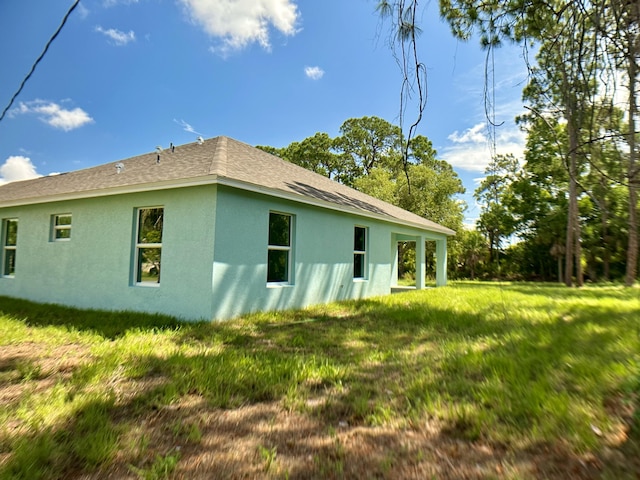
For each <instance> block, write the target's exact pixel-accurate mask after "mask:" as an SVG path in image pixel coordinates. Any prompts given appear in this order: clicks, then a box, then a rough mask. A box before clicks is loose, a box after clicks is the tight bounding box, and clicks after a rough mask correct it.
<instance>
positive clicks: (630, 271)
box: [624, 38, 638, 287]
mask: <svg viewBox="0 0 640 480" xmlns="http://www.w3.org/2000/svg"><path fill="white" fill-rule="evenodd" d="M637 41H638V39H637V38H632V40H631V41H630V44H629V49H630V55H629V59H628V62H629V67H628V69H627V72H628V74H629V140H628V142H629V164H628V168H627V178H628V180H629V244H628V246H627V271H626V274H625V277H624V283H625V285H626V286H628V287H630V286H632V285H633V284H634V282H635V280H636V275H637V272H638V172H637V171H636V169H637V167H636V164H637V151H636V133H635V132H636V115H637V113H638V106H637V104H636V84H637V79H636V75H637V73H638V72H637V66H636V55H635V54H636V51H637V43H636V42H637Z"/></svg>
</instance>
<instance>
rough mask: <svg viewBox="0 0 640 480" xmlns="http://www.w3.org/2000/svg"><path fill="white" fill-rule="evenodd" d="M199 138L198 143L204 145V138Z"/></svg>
mask: <svg viewBox="0 0 640 480" xmlns="http://www.w3.org/2000/svg"><path fill="white" fill-rule="evenodd" d="M197 140H198V145H202V144H203V143H204V138H202V137H198V138H197Z"/></svg>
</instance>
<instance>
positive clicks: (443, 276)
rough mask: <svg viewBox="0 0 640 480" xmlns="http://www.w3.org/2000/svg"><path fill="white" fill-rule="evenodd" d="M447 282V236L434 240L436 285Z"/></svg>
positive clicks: (440, 285) (441, 285)
mask: <svg viewBox="0 0 640 480" xmlns="http://www.w3.org/2000/svg"><path fill="white" fill-rule="evenodd" d="M446 284H447V237H445V238H443V239H442V240H436V286H437V287H443V286H445V285H446Z"/></svg>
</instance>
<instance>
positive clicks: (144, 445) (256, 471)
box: [82, 396, 601, 480]
mask: <svg viewBox="0 0 640 480" xmlns="http://www.w3.org/2000/svg"><path fill="white" fill-rule="evenodd" d="M194 432H195V434H194ZM122 441H123V443H124V444H127V445H129V446H130V448H123V449H121V451H120V453H119V455H118V458H117V459H116V461H115V462H114V463H113V464H111V465H110V466H109V468H108V469H106V470H102V471H100V472H98V473H96V474H95V475H91V476H82V478H90V479H96V480H97V479H99V478H139V477H138V475H137V474H136V473H135V471H136V469H138V472H140V471H149V470H151V469H152V468H153V465H154V462H158V461H159V460H158V459H166V458H169V457H175V458H177V459H179V460H178V464H177V467H176V468H175V471H174V472H173V475H172V477H171V478H176V479H210V478H216V479H254V478H290V479H327V478H329V479H330V478H350V479H370V478H385V479H424V478H438V479H486V478H523V479H526V478H531V479H535V478H558V479H561V478H562V479H563V478H574V479H595V478H599V473H600V467H601V465H600V463H599V461H598V460H597V459H596V458H595V457H593V456H591V455H585V456H577V455H575V454H573V453H571V452H569V451H567V450H565V449H563V448H561V446H556V447H551V446H537V447H534V448H529V449H526V450H520V451H518V450H514V449H510V448H508V447H506V446H501V445H491V444H488V443H482V442H467V441H464V440H460V439H456V438H454V437H451V436H448V435H446V434H443V433H442V430H440V429H439V428H436V427H434V426H433V425H431V426H429V428H425V429H424V430H423V431H417V430H399V429H394V428H369V427H363V426H350V425H347V424H346V423H344V422H338V423H337V424H335V425H334V424H327V423H324V422H323V421H322V420H321V419H318V418H313V417H311V416H308V415H304V414H300V413H295V412H288V411H285V410H283V409H282V408H281V406H280V405H279V404H278V403H276V402H271V403H261V404H255V405H247V406H243V407H241V408H237V409H231V410H222V409H218V408H211V407H209V406H208V405H207V403H206V401H205V400H204V399H202V398H201V397H199V396H188V397H185V398H183V399H181V400H180V401H179V402H177V403H176V404H174V405H171V406H167V407H162V408H160V409H158V410H156V411H153V412H149V413H148V414H146V415H145V416H144V417H143V418H141V419H140V421H138V422H136V424H135V427H134V428H132V429H131V430H130V431H128V432H127V433H125V434H124V435H123V439H122Z"/></svg>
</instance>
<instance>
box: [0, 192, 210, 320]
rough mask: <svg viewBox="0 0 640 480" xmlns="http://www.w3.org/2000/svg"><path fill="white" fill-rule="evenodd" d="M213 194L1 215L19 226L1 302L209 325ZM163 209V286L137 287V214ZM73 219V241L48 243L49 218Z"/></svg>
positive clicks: (155, 195)
mask: <svg viewBox="0 0 640 480" xmlns="http://www.w3.org/2000/svg"><path fill="white" fill-rule="evenodd" d="M215 198H216V186H206V187H192V188H180V189H172V190H162V191H157V192H145V193H134V194H125V195H117V196H107V197H101V198H92V199H84V200H73V201H65V202H56V203H47V204H40V205H30V206H21V207H14V208H3V209H0V217H1V218H2V219H7V218H17V219H18V241H17V248H16V272H15V277H14V278H0V295H9V296H14V297H18V298H26V299H29V300H34V301H38V302H52V303H60V304H65V305H72V306H77V307H82V308H97V309H107V310H134V311H147V312H162V313H166V314H169V315H175V316H178V317H182V318H187V319H196V318H209V316H210V312H211V269H212V265H213V250H214V225H215V212H216V210H215ZM154 206H162V207H163V208H164V231H163V239H162V278H161V283H160V285H159V286H152V287H150V286H137V285H134V284H133V265H132V264H133V251H134V240H135V239H134V236H135V231H136V209H137V208H144V207H154ZM63 213H71V214H72V228H71V239H70V240H69V241H57V242H52V241H50V228H51V216H52V215H54V214H63Z"/></svg>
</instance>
